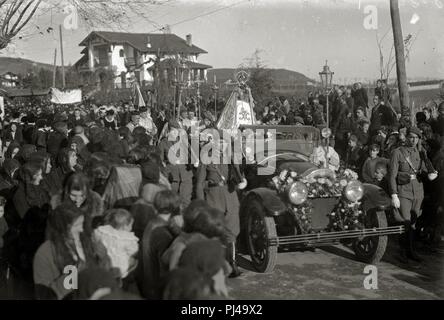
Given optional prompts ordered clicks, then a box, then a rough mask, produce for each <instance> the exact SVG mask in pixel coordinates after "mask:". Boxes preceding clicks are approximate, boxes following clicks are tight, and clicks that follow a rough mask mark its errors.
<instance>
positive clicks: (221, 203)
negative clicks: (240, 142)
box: [196, 140, 246, 276]
mask: <svg viewBox="0 0 444 320" xmlns="http://www.w3.org/2000/svg"><path fill="white" fill-rule="evenodd" d="M220 141H221V143H220V145H219V146H217V144H214V145H215V147H213V149H212V150H211V152H212V155H211V159H212V161H211V163H208V164H200V166H199V168H198V170H197V173H196V198H197V199H201V200H205V201H206V202H207V203H208V205H209V206H210V207H213V208H216V209H218V210H220V211H222V212H224V213H225V222H226V227H227V229H228V230H227V231H228V232H227V240H226V242H227V243H229V253H230V254H229V257H228V258H229V262H230V264H231V265H232V267H233V274H232V276H238V275H239V274H240V272H239V270H238V269H237V265H236V247H235V242H236V238H237V236H238V235H239V232H240V222H239V207H240V205H239V198H238V196H237V191H236V185H238V186H239V188H245V187H246V180H245V179H243V178H242V176H241V173H240V170H239V166H238V165H234V164H227V163H223V160H222V158H223V156H225V158H226V156H227V151H228V146H229V144H228V143H227V142H225V141H224V140H220Z"/></svg>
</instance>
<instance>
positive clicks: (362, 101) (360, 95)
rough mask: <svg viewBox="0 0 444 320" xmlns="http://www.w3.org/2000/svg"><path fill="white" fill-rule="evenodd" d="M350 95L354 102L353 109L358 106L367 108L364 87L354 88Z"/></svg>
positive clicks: (366, 96)
mask: <svg viewBox="0 0 444 320" xmlns="http://www.w3.org/2000/svg"><path fill="white" fill-rule="evenodd" d="M352 97H353V100H354V103H355V109H354V111H356V109H357V108H358V107H363V108H364V110H366V109H367V108H368V95H367V90H365V89H364V88H361V89H357V90H354V91H353V92H352Z"/></svg>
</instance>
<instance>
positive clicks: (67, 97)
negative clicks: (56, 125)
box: [51, 88, 82, 104]
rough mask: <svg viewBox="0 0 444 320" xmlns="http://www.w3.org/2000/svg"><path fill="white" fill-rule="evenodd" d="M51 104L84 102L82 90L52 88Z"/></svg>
mask: <svg viewBox="0 0 444 320" xmlns="http://www.w3.org/2000/svg"><path fill="white" fill-rule="evenodd" d="M51 102H52V103H55V104H73V103H80V102H82V90H80V89H74V90H65V91H61V90H59V89H57V88H51Z"/></svg>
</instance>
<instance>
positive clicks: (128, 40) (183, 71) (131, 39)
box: [75, 31, 211, 86]
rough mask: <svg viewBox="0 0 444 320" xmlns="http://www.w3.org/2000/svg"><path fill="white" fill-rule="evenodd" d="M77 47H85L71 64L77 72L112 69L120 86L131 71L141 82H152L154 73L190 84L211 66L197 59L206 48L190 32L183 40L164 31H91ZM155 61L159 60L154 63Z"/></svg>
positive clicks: (203, 78) (201, 77)
mask: <svg viewBox="0 0 444 320" xmlns="http://www.w3.org/2000/svg"><path fill="white" fill-rule="evenodd" d="M80 46H83V47H85V48H84V49H83V50H82V52H81V53H82V54H83V56H82V58H80V60H79V61H77V62H76V63H75V67H76V68H77V69H78V70H79V71H80V72H96V73H98V74H99V75H100V71H101V70H112V71H113V73H114V75H115V77H116V78H115V84H116V85H117V86H119V85H122V86H124V85H125V84H126V83H127V82H128V81H129V80H130V78H131V76H132V75H131V74H132V71H134V75H135V76H136V78H137V79H138V80H139V82H140V83H141V84H144V83H149V82H152V81H154V77H155V76H156V72H158V73H159V77H160V78H167V79H169V80H179V81H185V82H187V81H188V82H190V83H191V82H192V81H195V80H202V81H204V80H205V79H206V70H207V69H209V68H211V66H208V65H205V64H201V63H198V62H197V60H198V57H199V56H200V55H201V54H205V53H207V51H205V50H203V49H201V48H199V47H197V46H195V45H194V44H193V43H192V38H191V35H187V38H186V40H185V39H182V38H180V37H178V36H177V35H175V34H168V33H166V34H157V33H122V32H105V31H93V32H91V33H90V34H89V35H88V36H87V37H86V38H85V39H84V40H83V41H82V42H81V43H80ZM155 61H159V63H158V64H157V65H156V64H155V63H154V62H155ZM178 61H179V62H180V63H178ZM179 69H180V72H179ZM178 73H180V75H179V78H180V79H178Z"/></svg>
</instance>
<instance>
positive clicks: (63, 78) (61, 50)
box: [59, 25, 66, 89]
mask: <svg viewBox="0 0 444 320" xmlns="http://www.w3.org/2000/svg"><path fill="white" fill-rule="evenodd" d="M59 30H60V54H61V56H62V85H63V89H65V85H66V83H65V63H64V62H63V37H62V25H59Z"/></svg>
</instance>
